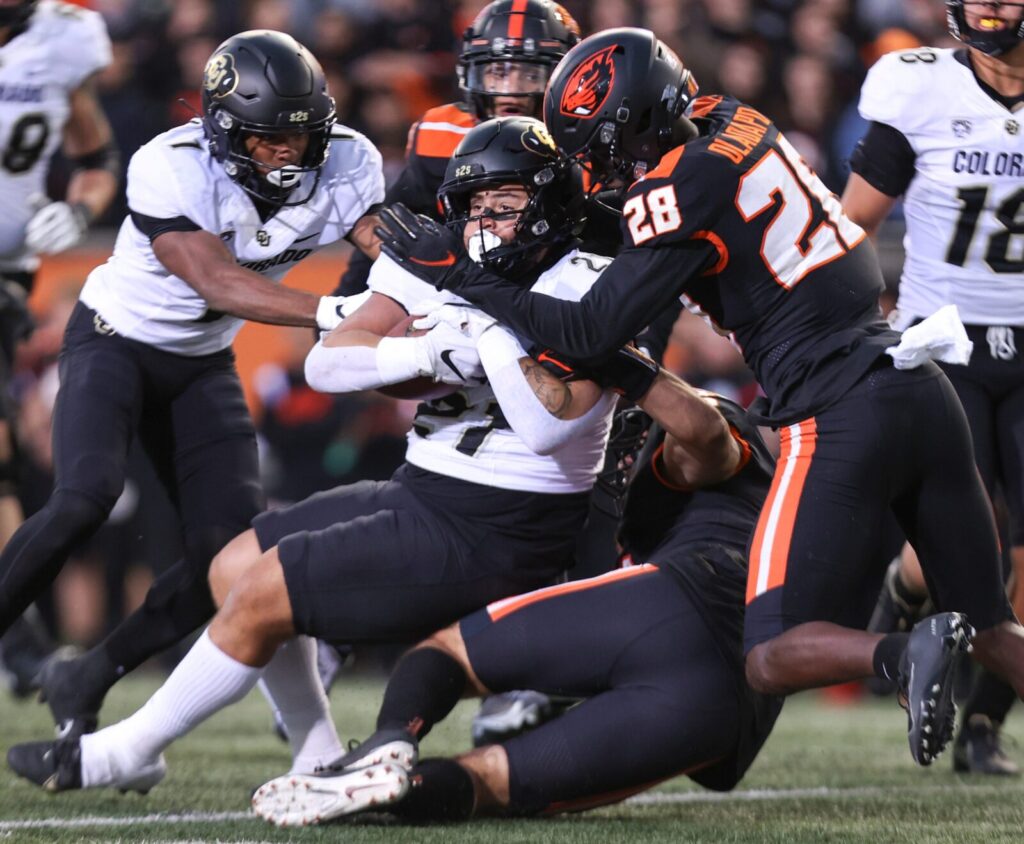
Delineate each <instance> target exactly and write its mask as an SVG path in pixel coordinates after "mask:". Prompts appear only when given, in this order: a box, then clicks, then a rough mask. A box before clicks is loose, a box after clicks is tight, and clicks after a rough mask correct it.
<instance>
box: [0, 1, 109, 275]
mask: <svg viewBox="0 0 1024 844" xmlns="http://www.w3.org/2000/svg"><path fill="white" fill-rule="evenodd" d="M108 64H110V38H109V37H108V36H107V29H106V26H105V25H104V23H103V18H101V17H100V16H99V15H98V14H97V13H96V12H91V11H88V10H87V9H82V8H80V7H78V6H72V5H70V4H68V3H59V2H56V0H43V2H41V3H40V4H39V5H38V7H37V8H36V10H35V11H34V12H33V13H32V17H31V18H29V21H28V27H27V28H26V29H25V31H24V32H22V33H21V34H19V35H17V36H15V37H14V38H12V39H11V40H10V41H8V42H7V43H6V44H4V45H3V46H0V209H2V212H3V213H0V270H4V269H6V270H22V271H25V270H28V271H31V270H34V269H35V268H36V267H37V266H38V264H39V259H38V258H36V257H35V256H34V255H32V254H30V253H28V252H26V251H25V248H24V241H25V226H26V224H27V223H28V221H29V220H30V219H31V217H32V215H33V214H34V213H35V212H36V210H37V208H38V206H37V205H34V204H33V202H32V200H34V199H35V197H37V196H38V197H40V199H41V200H43V201H45V197H46V185H45V182H46V171H47V168H48V167H49V164H50V158H51V156H52V155H53V153H54V151H55V150H56V149H57V147H58V146H60V143H61V139H62V135H63V130H64V124H65V123H67V120H68V115H69V114H70V111H71V108H70V103H69V99H68V98H69V95H70V94H71V92H72V91H74V90H75V89H76V88H79V87H81V85H82V83H83V82H85V80H86V79H88V78H89V77H90V76H92V74H94V73H95V72H96V71H98V70H100V69H101V68H104V67H106V66H107V65H108Z"/></svg>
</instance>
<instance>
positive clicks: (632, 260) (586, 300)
mask: <svg viewBox="0 0 1024 844" xmlns="http://www.w3.org/2000/svg"><path fill="white" fill-rule="evenodd" d="M717 259H718V253H717V252H716V251H715V249H714V247H713V246H711V245H710V243H709V242H708V241H706V240H699V241H686V242H685V243H681V244H666V245H663V246H659V247H658V248H656V249H654V248H649V247H640V248H636V247H634V248H632V249H623V250H622V251H621V252H620V253H619V254H618V256H617V257H616V258H615V260H614V261H612V263H611V265H610V266H609V267H608V269H606V270H605V271H604V272H603V273H602V274H601V277H600V278H599V279H598V280H597V283H596V284H594V286H593V287H592V288H591V289H590V291H589V292H588V293H587V294H586V295H585V296H584V297H583V298H582V299H581V300H580V301H579V302H569V301H565V300H563V299H556V298H554V297H552V296H546V295H543V294H541V293H531V292H530V291H529V290H527V289H526V288H524V287H521V286H519V285H517V284H515V283H514V282H510V281H505V280H504V279H499V278H498V277H497V276H494V275H491V274H486V276H481V274H479V273H475V274H474V276H475V278H470V279H468V280H467V283H465V284H460V285H459V286H458V288H457V289H455V291H454V292H456V293H458V294H459V295H461V296H464V297H465V298H466V299H468V300H469V301H471V302H472V303H473V304H476V305H479V306H480V307H481V308H483V309H484V310H485V311H487V312H488V313H489V314H491V316H493V317H495V318H496V319H497V320H498V321H499V322H502V323H504V324H505V325H507V326H508V327H510V328H511V329H512V330H513V331H515V332H516V333H517V334H519V335H522V336H524V337H529V338H531V339H532V340H533V341H534V342H536V343H538V344H539V345H542V346H549V347H550V348H552V349H557V350H558V351H560V352H564V353H565V354H566V355H569V356H570V357H573V358H575V359H577V360H579V361H590V362H593V361H599V360H601V359H603V358H606V357H607V356H608V355H610V354H611V353H612V352H615V351H616V350H617V349H619V348H620V347H621V346H623V345H624V344H626V343H628V342H630V341H631V340H632V339H633V338H634V337H635V336H636V335H637V334H639V333H640V332H641V331H643V329H644V328H646V327H647V326H648V325H650V324H651V323H652V322H653V321H654V320H655V319H656V318H657V317H658V316H659V315H660V314H661V313H662V312H663V311H664V310H665V309H666V308H668V307H670V306H672V302H673V300H675V299H677V298H678V297H679V294H680V293H682V292H683V291H684V290H685V288H686V284H687V282H688V281H689V280H690V279H691V278H695V277H696V276H698V275H699V274H700V273H701V271H702V270H704V269H705V268H706V267H708V266H711V264H712V263H713V262H714V261H716V260H717Z"/></svg>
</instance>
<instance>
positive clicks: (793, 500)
mask: <svg viewBox="0 0 1024 844" xmlns="http://www.w3.org/2000/svg"><path fill="white" fill-rule="evenodd" d="M817 442H818V425H817V422H816V421H815V420H814V418H813V417H812V418H810V419H805V420H804V421H803V422H800V423H798V424H796V425H789V426H787V427H785V428H783V429H782V436H781V453H780V454H779V461H778V463H777V464H776V467H775V477H774V478H773V479H772V485H771V489H769V490H768V498H767V500H766V501H765V503H764V506H763V507H762V508H761V515H760V517H759V518H758V520H757V529H756V530H755V531H754V540H753V543H752V544H751V546H750V570H749V572H748V574H747V603H748V604H749V603H750V602H751V601H753V600H754V599H755V598H757V597H758V596H760V595H763V594H764V593H765V592H768V591H769V590H771V589H775V588H777V587H779V586H782V584H783V583H785V582H786V563H787V561H788V559H789V549H790V544H791V543H792V540H793V528H794V527H795V525H796V519H797V514H798V512H799V506H800V497H801V496H802V495H803V491H804V484H805V483H806V482H807V474H808V473H809V472H810V470H811V463H812V460H813V458H814V450H815V447H816V445H817Z"/></svg>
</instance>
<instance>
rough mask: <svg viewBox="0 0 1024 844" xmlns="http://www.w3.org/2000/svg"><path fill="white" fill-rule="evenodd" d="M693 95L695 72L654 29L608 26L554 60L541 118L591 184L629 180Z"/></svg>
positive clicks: (650, 158) (668, 138)
mask: <svg viewBox="0 0 1024 844" xmlns="http://www.w3.org/2000/svg"><path fill="white" fill-rule="evenodd" d="M696 96H697V83H696V81H695V80H694V78H693V75H692V74H691V73H690V71H689V70H687V69H686V68H685V67H684V66H683V63H682V61H681V60H680V59H679V56H677V55H676V54H675V53H674V52H673V51H672V50H671V49H669V48H668V47H667V46H666V45H665V44H664V43H663V42H661V41H660V40H659V39H658V38H657V37H656V36H655V35H654V33H653V32H651V31H649V30H646V29H631V28H625V27H623V28H621V29H608V30H605V31H603V32H600V33H598V34H596V35H591V36H590V37H589V38H585V39H584V40H583V41H582V42H580V43H579V44H578V45H577V46H575V47H573V48H572V50H570V51H569V53H568V55H566V57H565V59H564V60H563V61H562V62H561V64H559V65H558V68H557V69H556V70H555V73H554V75H553V76H552V77H551V82H550V84H549V85H548V92H547V95H546V96H545V97H544V123H545V124H546V125H547V127H548V130H549V131H550V132H551V136H552V137H553V138H554V140H555V143H556V144H557V145H558V148H559V151H561V152H562V153H563V154H565V155H568V156H569V157H571V158H574V159H578V160H579V161H580V162H581V163H582V164H583V166H584V167H586V168H587V169H589V170H591V172H592V175H593V177H594V179H595V180H596V182H597V183H602V182H604V183H607V182H609V181H612V180H613V179H614V178H615V177H619V178H621V179H624V180H625V182H626V184H629V183H630V182H632V181H633V180H634V179H636V178H638V177H639V176H640V175H642V173H643V172H644V171H645V170H646V169H647V168H649V167H651V166H653V165H654V164H656V163H657V162H658V160H659V159H660V158H661V157H662V156H663V155H664V154H665V153H666V152H668V151H669V149H671V148H672V145H673V137H674V127H675V124H676V123H677V122H678V121H679V119H680V118H681V117H682V116H684V115H685V113H686V111H687V109H688V108H689V106H690V103H691V102H692V101H693V99H694V98H695V97H696Z"/></svg>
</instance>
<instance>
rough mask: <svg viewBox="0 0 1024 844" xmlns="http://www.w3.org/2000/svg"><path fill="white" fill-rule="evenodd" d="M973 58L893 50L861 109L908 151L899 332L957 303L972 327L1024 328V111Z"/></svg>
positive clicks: (877, 68)
mask: <svg viewBox="0 0 1024 844" xmlns="http://www.w3.org/2000/svg"><path fill="white" fill-rule="evenodd" d="M965 62H966V51H965V50H963V49H960V50H939V49H932V48H921V49H917V50H902V51H900V52H896V53H889V54H888V55H886V56H883V57H882V58H881V59H880V60H879V61H878V62H876V63H875V65H874V66H873V67H872V68H871V70H870V71H869V72H868V76H867V79H866V80H865V82H864V86H863V88H862V90H861V100H860V113H861V115H862V116H863V117H864V118H865V119H866V120H870V121H874V122H877V123H884V124H886V125H887V126H891V127H892V128H894V129H896V130H898V131H899V132H900V133H901V134H902V135H903V137H904V138H905V139H906V143H907V144H909V147H910V154H909V155H908V156H907V158H908V165H909V166H907V168H906V170H907V175H906V179H907V181H906V182H904V183H903V184H900V185H894V186H893V189H895V190H896V191H897V194H899V193H903V202H904V214H905V215H906V218H907V234H906V238H905V241H904V247H905V252H906V261H905V263H904V265H903V276H902V278H901V280H900V299H899V318H898V323H897V327H898V328H906V327H907V326H908V325H910V324H912V323H913V322H914V321H915V320H917V319H920V318H922V317H926V316H929V315H930V314H932V313H933V312H935V311H936V310H937V309H938V308H940V307H941V306H942V305H945V304H949V303H952V304H955V305H956V306H957V308H958V309H959V311H960V317H961V319H963V321H964V322H965V323H967V324H973V325H1024V214H1022V206H1024V181H1022V179H1024V132H1022V128H1024V113H1018V114H1014V113H1013V112H1011V111H1009V110H1008V109H1007V108H1006V107H1005V106H1003V105H1002V104H1000V103H999V102H997V101H996V100H995V99H993V98H992V97H991V96H989V95H988V94H987V93H986V92H985V91H983V90H982V89H981V87H980V86H979V84H978V80H977V79H976V78H975V76H974V73H973V72H972V71H971V69H970V67H969V66H967V64H966V63H965ZM911 155H912V157H911ZM864 175H865V177H866V178H868V180H869V181H872V179H871V173H870V172H866V173H865V174H864ZM885 192H886V193H888V192H889V191H888V190H886V191H885ZM897 194H893V195H897Z"/></svg>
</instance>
